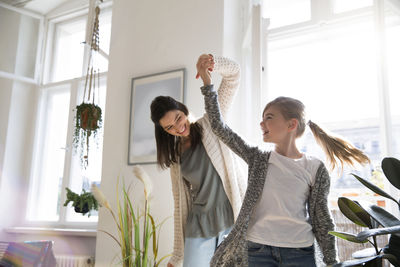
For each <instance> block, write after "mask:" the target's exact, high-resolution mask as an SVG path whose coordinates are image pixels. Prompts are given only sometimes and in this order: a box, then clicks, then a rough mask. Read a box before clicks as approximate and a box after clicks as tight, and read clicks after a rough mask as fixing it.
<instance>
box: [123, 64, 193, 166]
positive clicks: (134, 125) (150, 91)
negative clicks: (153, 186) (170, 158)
mask: <svg viewBox="0 0 400 267" xmlns="http://www.w3.org/2000/svg"><path fill="white" fill-rule="evenodd" d="M185 90H186V69H185V68H182V69H176V70H171V71H166V72H161V73H155V74H150V75H146V76H140V77H135V78H132V83H131V102H130V120H129V144H128V146H129V147H128V165H135V164H152V163H156V162H157V150H156V140H155V136H154V123H153V122H152V121H151V118H150V104H151V102H152V101H153V99H154V98H155V97H157V96H160V95H164V96H170V97H173V98H174V99H176V100H177V101H179V102H182V103H183V102H184V92H185Z"/></svg>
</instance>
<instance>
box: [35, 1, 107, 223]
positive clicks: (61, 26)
mask: <svg viewBox="0 0 400 267" xmlns="http://www.w3.org/2000/svg"><path fill="white" fill-rule="evenodd" d="M100 7H101V12H100V14H101V15H100V18H99V23H100V24H99V31H100V49H101V51H100V53H98V54H96V60H97V61H96V63H95V66H97V67H98V68H99V69H100V72H101V74H100V75H99V79H98V80H97V79H96V84H97V83H98V84H99V91H98V92H97V89H96V95H95V103H96V104H97V105H99V106H100V107H101V109H102V112H103V116H104V112H105V97H106V82H107V75H106V74H107V73H106V71H107V69H108V51H109V43H108V42H109V41H110V34H111V8H110V7H109V5H108V6H104V7H102V6H100ZM81 14H82V13H81ZM86 19H87V16H82V15H79V16H76V17H74V18H68V19H67V20H58V21H57V22H52V21H49V24H50V25H51V27H49V29H50V32H49V34H48V35H49V36H50V40H49V42H48V43H49V44H50V45H49V47H51V49H50V50H49V51H48V52H47V53H46V58H47V60H46V62H49V65H48V66H47V69H48V70H49V71H48V73H47V77H50V79H49V81H48V83H46V84H45V85H43V86H41V87H40V91H41V96H40V105H39V113H38V116H37V118H38V119H37V122H38V123H37V127H36V128H37V131H36V137H35V148H34V156H33V158H34V159H35V160H34V162H33V171H32V178H31V184H30V192H29V203H28V212H27V219H28V221H30V222H31V223H33V224H34V223H35V222H40V223H41V225H43V222H47V223H48V224H49V225H58V226H69V227H74V226H77V227H78V226H82V225H85V227H90V226H94V225H95V224H96V223H97V219H98V216H97V212H92V213H91V216H90V217H89V218H88V216H87V215H86V216H82V214H77V213H75V212H74V210H73V208H72V207H71V204H69V205H68V208H65V207H64V206H63V204H64V202H65V199H66V191H65V188H66V187H68V188H70V189H71V190H72V191H74V192H76V193H81V192H82V190H85V191H90V185H91V184H92V183H97V184H99V183H100V179H101V166H102V143H103V132H102V130H101V131H100V132H99V133H98V135H97V137H98V138H97V139H96V140H97V142H96V141H95V140H94V139H93V137H90V141H89V142H90V151H89V155H90V156H89V165H88V167H87V168H86V169H83V168H82V167H81V162H80V157H79V154H78V153H79V152H78V153H76V151H75V149H74V147H73V132H74V130H75V128H74V121H75V110H74V108H75V106H76V105H79V104H80V103H82V100H83V94H84V87H85V75H86V70H85V69H84V63H85V61H86V60H84V59H85V58H88V55H87V53H88V51H87V50H88V49H85V45H84V40H85V36H86V33H85V30H86ZM51 33H53V34H51Z"/></svg>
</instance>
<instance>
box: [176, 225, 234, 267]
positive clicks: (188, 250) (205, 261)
mask: <svg viewBox="0 0 400 267" xmlns="http://www.w3.org/2000/svg"><path fill="white" fill-rule="evenodd" d="M231 229H232V227H229V228H228V229H225V230H223V231H221V232H219V233H218V235H217V236H214V237H207V238H202V237H185V251H184V253H185V254H184V255H185V256H184V258H183V267H207V266H210V261H211V258H212V256H213V255H214V252H215V250H216V249H217V247H218V246H219V244H221V242H222V241H223V240H224V239H225V237H226V236H227V235H228V234H229V232H230V231H231Z"/></svg>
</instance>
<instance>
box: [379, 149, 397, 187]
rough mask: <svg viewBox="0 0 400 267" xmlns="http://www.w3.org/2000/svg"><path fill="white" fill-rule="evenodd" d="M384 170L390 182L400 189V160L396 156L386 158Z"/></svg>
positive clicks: (383, 161)
mask: <svg viewBox="0 0 400 267" xmlns="http://www.w3.org/2000/svg"><path fill="white" fill-rule="evenodd" d="M382 170H383V173H384V174H385V176H386V178H387V179H388V180H389V182H390V183H391V184H392V185H393V186H395V187H396V188H397V189H400V161H399V160H398V159H396V158H390V157H388V158H384V159H383V160H382Z"/></svg>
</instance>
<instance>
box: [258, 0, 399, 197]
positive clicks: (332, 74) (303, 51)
mask: <svg viewBox="0 0 400 267" xmlns="http://www.w3.org/2000/svg"><path fill="white" fill-rule="evenodd" d="M266 2H270V3H271V2H274V1H268V0H266ZM289 2H290V1H287V3H288V4H289ZM299 2H301V1H299ZM317 2H318V4H316V3H317ZM281 4H283V2H281ZM308 6H309V12H310V13H311V14H312V23H311V24H308V25H307V27H305V26H304V25H303V24H301V23H299V22H300V20H297V21H293V22H292V24H291V25H290V30H289V28H288V27H281V28H279V27H275V28H274V27H273V25H274V16H273V15H271V16H270V17H269V18H270V21H271V24H270V25H271V27H270V29H269V31H268V35H267V38H268V47H267V49H268V52H267V53H266V54H267V62H268V63H267V77H268V81H267V83H268V84H267V88H268V90H267V97H268V99H264V101H262V102H263V103H267V100H272V99H274V98H275V97H277V96H281V95H283V96H291V97H294V98H298V99H300V100H302V102H303V103H304V104H305V106H306V111H307V114H308V116H309V119H311V120H313V121H315V122H316V123H317V124H320V125H321V126H322V127H324V128H325V129H329V130H330V131H331V132H333V133H336V134H339V135H341V136H343V137H345V138H346V139H347V140H349V141H351V142H352V143H353V144H355V145H356V146H357V147H358V148H360V149H361V150H363V151H364V152H366V153H367V154H368V156H369V157H370V158H371V160H372V163H371V165H370V166H365V167H359V168H356V169H355V170H352V169H349V168H347V169H345V170H344V172H343V173H341V172H340V171H334V172H332V186H331V187H332V190H331V194H330V197H331V199H332V201H331V204H332V205H336V203H337V198H338V197H339V196H346V195H348V196H350V195H351V196H353V195H357V196H362V197H363V198H366V197H372V196H371V193H369V192H370V191H369V190H368V189H366V188H365V187H364V186H362V185H361V184H360V183H359V182H358V181H357V180H356V179H354V178H353V177H352V176H351V175H349V173H351V172H353V173H354V172H355V173H357V174H358V175H359V176H361V177H365V178H367V179H370V180H372V181H374V182H376V183H380V184H383V181H382V175H380V174H379V172H381V170H380V164H381V160H382V158H383V156H385V155H387V152H386V151H389V153H390V155H391V156H393V155H394V156H396V155H397V157H398V155H399V154H400V147H399V144H398V143H396V142H398V141H396V140H394V138H390V136H393V137H394V136H398V135H399V134H400V108H399V105H396V100H397V99H399V98H400V93H399V90H398V87H399V85H400V78H399V75H397V73H398V70H399V69H400V63H399V62H400V53H399V51H398V47H399V45H400V37H399V36H400V16H399V15H398V13H395V12H394V11H393V10H391V9H390V8H393V7H392V6H386V10H385V13H384V16H385V26H384V27H382V28H381V29H379V32H380V33H383V32H384V34H385V35H384V36H385V37H386V40H387V41H386V45H385V46H382V42H381V40H380V39H379V37H378V36H379V35H378V32H377V28H378V26H377V24H376V23H377V22H376V18H375V17H374V12H375V11H376V10H375V9H376V8H377V7H375V6H373V4H372V1H356V0H354V1H349V0H343V1H342V0H332V1H329V0H325V1H318V0H316V2H315V1H314V0H311V5H308ZM331 6H333V9H332V10H331V8H330V7H331ZM280 8H281V9H280V10H285V9H284V7H282V6H280ZM289 10H290V9H289ZM273 11H274V9H271V10H270V12H273ZM344 12H346V13H344ZM303 13H304V14H305V13H306V12H303ZM337 13H342V14H340V15H339V14H337ZM277 14H279V16H280V18H279V20H285V18H283V17H288V18H291V17H292V13H291V11H287V12H286V11H284V12H283V13H276V14H275V16H277ZM322 22H323V23H322ZM383 44H385V43H383ZM382 50H383V51H384V53H385V55H386V58H387V72H385V70H383V69H381V68H380V67H379V66H380V65H379V62H383V58H381V57H377V54H378V51H382ZM382 75H383V76H385V75H387V77H388V84H389V86H388V90H384V91H383V92H382V90H381V88H382V86H381V83H382V81H381V80H380V79H379V77H380V76H382ZM288 77H290V78H288ZM382 97H383V98H387V99H388V100H390V101H391V102H390V104H391V105H390V107H391V109H390V111H389V112H386V113H383V112H382V110H384V107H383V105H382V101H380V99H382ZM382 120H385V121H389V122H390V121H391V122H392V123H391V125H390V126H391V128H392V131H390V132H389V134H388V135H387V136H389V139H387V140H386V141H390V140H392V143H390V144H388V146H385V145H384V144H385V142H386V141H385V140H384V139H383V138H387V137H382V136H383V134H382V133H383V132H384V131H385V129H383V128H382ZM300 147H301V149H302V151H304V152H307V153H309V154H312V155H316V156H317V157H318V158H321V159H323V158H324V154H323V152H322V151H321V149H320V148H319V146H318V145H317V144H316V143H315V141H314V138H313V137H312V134H311V132H310V131H308V132H306V134H305V135H304V137H302V139H301V140H300ZM391 149H392V150H393V151H391ZM374 201H376V202H377V203H378V204H379V205H385V202H384V201H381V199H380V197H375V198H374Z"/></svg>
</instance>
